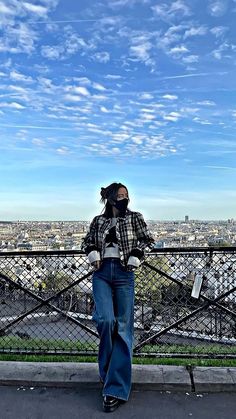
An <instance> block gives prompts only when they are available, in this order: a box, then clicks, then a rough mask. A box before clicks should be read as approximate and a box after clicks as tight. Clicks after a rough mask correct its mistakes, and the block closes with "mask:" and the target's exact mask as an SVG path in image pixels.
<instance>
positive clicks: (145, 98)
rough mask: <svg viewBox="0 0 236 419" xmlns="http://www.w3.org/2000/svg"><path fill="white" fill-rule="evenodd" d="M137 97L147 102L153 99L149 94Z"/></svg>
mask: <svg viewBox="0 0 236 419" xmlns="http://www.w3.org/2000/svg"><path fill="white" fill-rule="evenodd" d="M139 97H140V99H143V100H149V99H153V98H154V96H153V95H152V94H151V93H141V94H140V96H139Z"/></svg>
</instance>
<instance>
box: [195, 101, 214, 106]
mask: <svg viewBox="0 0 236 419" xmlns="http://www.w3.org/2000/svg"><path fill="white" fill-rule="evenodd" d="M197 104H198V105H205V106H215V105H216V103H215V102H213V100H202V101H201V102H197Z"/></svg>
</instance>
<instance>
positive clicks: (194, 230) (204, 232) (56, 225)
mask: <svg viewBox="0 0 236 419" xmlns="http://www.w3.org/2000/svg"><path fill="white" fill-rule="evenodd" d="M89 224H90V222H89V221H52V222H51V221H15V222H14V221H11V222H10V221H9V222H7V221H0V251H1V252H7V251H18V252H19V251H47V250H80V249H81V242H82V238H83V237H84V236H85V234H86V232H87V230H88V228H89ZM147 225H148V228H149V230H150V231H151V233H152V234H153V237H154V239H155V241H156V242H155V247H156V248H165V247H181V248H184V247H209V246H234V245H235V243H236V220H234V219H233V218H231V219H228V220H219V221H202V220H191V219H190V217H189V216H188V215H186V216H185V217H184V219H183V220H178V221H154V220H148V221H147Z"/></svg>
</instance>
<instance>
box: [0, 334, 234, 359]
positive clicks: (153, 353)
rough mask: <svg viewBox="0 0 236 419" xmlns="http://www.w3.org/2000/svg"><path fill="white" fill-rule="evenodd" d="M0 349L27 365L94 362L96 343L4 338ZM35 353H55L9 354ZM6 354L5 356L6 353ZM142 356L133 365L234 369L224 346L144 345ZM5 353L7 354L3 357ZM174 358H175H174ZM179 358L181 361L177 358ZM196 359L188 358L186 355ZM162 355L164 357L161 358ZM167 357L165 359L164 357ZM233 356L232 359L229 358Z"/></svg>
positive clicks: (231, 350) (229, 349) (229, 351)
mask: <svg viewBox="0 0 236 419" xmlns="http://www.w3.org/2000/svg"><path fill="white" fill-rule="evenodd" d="M0 349H2V350H5V351H6V353H2V354H0V360H2V361H15V360H19V361H31V362H97V357H96V356H94V355H93V354H91V353H93V352H97V351H98V345H97V344H96V343H89V344H88V343H80V342H71V341H63V340H54V339H51V340H46V339H21V338H20V337H16V336H4V337H1V338H0ZM14 350H15V351H19V352H20V351H22V352H24V351H25V352H27V351H38V352H47V351H51V352H54V351H55V355H54V354H50V355H49V354H48V355H45V354H42V355H41V354H39V355H36V354H35V355H34V354H33V355H31V354H24V353H22V354H20V353H19V354H14V353H9V352H13V351H14ZM8 351H9V352H8ZM56 351H59V352H63V351H65V352H70V351H71V352H79V351H80V352H83V353H85V352H88V355H84V354H83V355H77V354H76V355H73V354H71V355H70V354H64V355H57V354H56ZM141 351H142V353H144V354H146V356H145V355H143V356H139V354H137V355H136V356H135V357H134V358H133V363H134V364H151V365H184V366H186V365H202V366H233V367H236V355H235V354H236V349H235V345H234V346H226V345H220V344H208V345H207V346H205V347H204V346H200V345H199V346H191V345H166V344H165V345H146V346H144V347H143V348H142V349H141ZM7 352H8V353H7ZM171 354H173V357H171ZM175 354H176V355H177V354H178V355H179V357H178V358H177V357H174V356H175ZM181 354H182V355H183V357H182V358H181ZM195 354H197V357H193V358H188V355H192V356H194V355H195ZM165 355H166V357H165ZM168 355H169V356H168ZM217 355H218V356H222V357H223V356H224V355H225V356H227V355H231V358H230V359H214V358H217ZM232 356H235V358H232Z"/></svg>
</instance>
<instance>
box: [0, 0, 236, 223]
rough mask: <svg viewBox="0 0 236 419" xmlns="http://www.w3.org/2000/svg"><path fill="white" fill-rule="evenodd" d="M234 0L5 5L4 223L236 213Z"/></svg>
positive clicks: (2, 0) (63, 0)
mask: <svg viewBox="0 0 236 419" xmlns="http://www.w3.org/2000/svg"><path fill="white" fill-rule="evenodd" d="M235 21H236V0H160V1H154V0H103V1H102V0H101V1H94V0H79V1H75V0H28V1H20V0H0V36H1V38H0V176H1V184H0V202H1V206H0V220H17V219H21V220H56V219H63V220H81V219H84V220H86V219H87V220H90V219H91V218H92V217H93V216H94V215H95V214H97V213H99V212H100V211H101V210H102V206H101V204H99V202H98V201H99V190H100V187H101V186H106V185H108V184H109V183H111V182H113V181H121V182H122V183H125V184H126V185H127V186H128V188H129V191H130V195H131V205H130V207H131V209H134V210H139V211H141V212H143V214H144V215H145V217H146V218H147V219H156V220H167V219H170V220H174V219H183V218H184V216H185V215H189V217H190V218H192V219H227V218H236V189H235V185H236V163H235V162H236V134H235V127H236V77H235V66H236V26H235Z"/></svg>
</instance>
